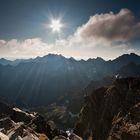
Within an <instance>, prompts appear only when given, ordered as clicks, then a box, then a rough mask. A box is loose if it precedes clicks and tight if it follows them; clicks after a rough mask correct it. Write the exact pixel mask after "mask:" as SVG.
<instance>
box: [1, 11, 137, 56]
mask: <svg viewBox="0 0 140 140" xmlns="http://www.w3.org/2000/svg"><path fill="white" fill-rule="evenodd" d="M139 38H140V21H138V20H137V18H136V17H135V16H134V14H133V13H132V11H130V10H129V9H121V10H120V11H119V12H118V13H113V12H110V13H102V14H96V15H93V16H91V17H90V18H89V20H88V21H87V22H86V23H85V24H83V25H81V26H79V27H78V28H77V29H76V31H75V33H73V34H72V35H71V36H69V37H68V38H65V39H59V40H56V42H54V43H48V42H47V41H42V39H41V38H31V39H25V40H23V41H19V40H17V39H11V40H9V41H6V40H0V57H13V56H14V57H35V56H38V55H41V56H42V55H45V54H47V53H61V54H63V55H65V56H74V57H77V58H88V57H96V56H101V57H104V58H108V56H109V57H110V58H114V57H117V56H118V55H121V54H123V53H130V52H135V53H140V48H139V46H138V45H137V46H136V45H134V44H133V43H134V42H135V40H136V41H138V39H139Z"/></svg>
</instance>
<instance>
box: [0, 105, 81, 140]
mask: <svg viewBox="0 0 140 140" xmlns="http://www.w3.org/2000/svg"><path fill="white" fill-rule="evenodd" d="M67 139H75V140H80V139H81V138H80V137H78V136H76V135H75V134H70V133H66V132H64V131H61V130H59V129H57V128H56V127H55V126H54V125H53V123H51V122H50V123H47V122H46V120H45V119H44V118H43V117H42V116H41V115H39V114H38V113H35V112H28V111H23V110H20V109H19V108H15V107H10V106H8V105H7V104H5V103H2V102H0V140H67Z"/></svg>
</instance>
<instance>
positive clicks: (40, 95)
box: [0, 53, 140, 107]
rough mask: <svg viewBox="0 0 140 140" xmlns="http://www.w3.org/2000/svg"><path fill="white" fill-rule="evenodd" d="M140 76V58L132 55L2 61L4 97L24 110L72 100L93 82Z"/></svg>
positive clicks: (1, 91) (0, 75) (0, 82)
mask: <svg viewBox="0 0 140 140" xmlns="http://www.w3.org/2000/svg"><path fill="white" fill-rule="evenodd" d="M138 75H140V56H138V55H136V54H134V53H131V54H124V55H122V56H119V57H118V58H116V59H114V60H109V61H105V60H104V59H102V58H100V57H97V58H94V59H88V60H75V59H74V58H65V57H64V56H62V55H56V54H48V55H46V56H43V57H36V58H34V59H27V60H24V59H21V60H15V61H9V60H6V59H4V58H2V59H0V96H1V97H3V98H6V99H8V100H11V101H12V102H15V103H16V104H17V105H18V106H22V107H35V106H46V105H49V104H51V103H53V102H56V101H59V100H62V99H65V100H70V98H71V97H72V95H74V94H75V93H78V92H79V91H81V90H82V89H84V88H85V87H87V85H89V83H90V82H91V81H95V82H96V81H99V80H100V81H101V80H102V79H104V78H105V77H114V78H119V77H127V76H138Z"/></svg>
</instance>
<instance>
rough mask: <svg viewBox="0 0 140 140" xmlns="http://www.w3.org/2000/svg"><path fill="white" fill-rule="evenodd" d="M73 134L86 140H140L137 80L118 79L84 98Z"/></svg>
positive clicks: (139, 94)
mask: <svg viewBox="0 0 140 140" xmlns="http://www.w3.org/2000/svg"><path fill="white" fill-rule="evenodd" d="M74 132H75V133H76V134H77V135H79V136H81V137H83V138H84V139H85V140H86V139H88V137H89V136H92V138H93V139H94V140H140V78H125V79H117V80H116V81H115V82H114V83H113V84H112V85H111V86H110V87H102V88H99V89H97V90H95V91H93V93H92V94H91V95H90V96H87V97H85V104H84V106H83V108H82V110H81V113H80V119H79V121H78V123H77V124H76V126H75V129H74Z"/></svg>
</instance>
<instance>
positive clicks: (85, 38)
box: [0, 0, 140, 59]
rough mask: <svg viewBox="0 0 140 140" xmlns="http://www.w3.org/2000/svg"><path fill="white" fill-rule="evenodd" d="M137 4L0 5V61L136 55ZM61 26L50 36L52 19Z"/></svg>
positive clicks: (35, 1) (64, 1)
mask: <svg viewBox="0 0 140 140" xmlns="http://www.w3.org/2000/svg"><path fill="white" fill-rule="evenodd" d="M139 5H140V1H139V0H133V1H132V0H0V57H1V58H2V57H5V58H30V57H36V56H43V55H47V54H48V53H55V54H62V55H64V56H66V57H75V58H78V59H79V58H80V59H81V58H82V59H87V58H95V57H102V58H104V59H113V58H115V57H117V56H119V55H122V54H124V53H137V54H140V41H139V40H140V8H139ZM55 19H59V20H60V22H61V24H62V25H63V27H62V28H61V31H60V32H53V31H52V29H51V28H49V27H50V24H51V22H52V20H55Z"/></svg>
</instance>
